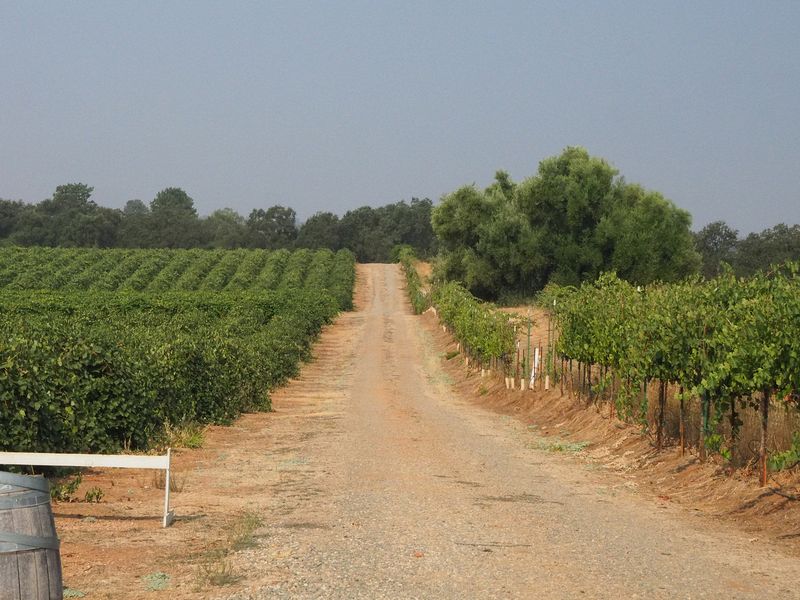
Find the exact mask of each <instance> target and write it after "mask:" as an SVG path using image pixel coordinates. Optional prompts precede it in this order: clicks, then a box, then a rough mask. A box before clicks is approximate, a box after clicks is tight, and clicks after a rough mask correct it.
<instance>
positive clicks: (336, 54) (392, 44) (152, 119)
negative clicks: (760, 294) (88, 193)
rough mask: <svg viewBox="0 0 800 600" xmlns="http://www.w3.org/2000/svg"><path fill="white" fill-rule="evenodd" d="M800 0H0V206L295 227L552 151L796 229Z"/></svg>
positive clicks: (519, 172)
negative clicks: (123, 210) (282, 215)
mask: <svg viewBox="0 0 800 600" xmlns="http://www.w3.org/2000/svg"><path fill="white" fill-rule="evenodd" d="M799 32H800V2H798V1H786V2H769V1H767V2H763V1H761V2H756V1H752V2H731V1H720V2H702V1H700V2H698V1H696V0H695V1H691V2H673V1H666V0H665V1H662V2H657V3H656V2H643V1H641V0H638V1H634V2H609V1H602V2H588V1H587V2H565V1H561V0H560V1H558V2H555V1H553V2H547V3H535V2H500V1H498V2H485V1H484V2H442V1H437V0H429V1H427V2H409V1H407V0H404V1H402V2H399V1H398V2H377V1H370V2H344V1H341V2H298V1H289V2H266V1H262V2H214V3H211V2H198V1H192V2H163V1H159V2H145V1H142V0H137V1H135V2H119V1H114V2H106V1H102V2H74V1H70V2H31V1H28V0H24V1H19V2H11V1H8V0H0V197H3V198H10V199H23V200H26V201H29V202H38V201H39V200H42V199H44V198H47V197H49V196H50V195H51V194H52V192H53V190H54V189H55V187H56V186H57V185H59V184H62V183H67V182H78V181H80V182H83V183H87V184H89V185H93V186H94V188H95V194H94V199H95V200H96V201H97V202H98V203H100V204H103V205H106V206H116V207H121V206H122V205H123V204H124V203H125V201H127V200H129V199H132V198H140V199H143V200H145V201H149V200H151V199H152V198H153V196H154V195H155V194H156V192H158V191H159V190H161V189H163V188H165V187H168V186H178V187H182V188H183V189H185V190H186V191H187V192H188V193H189V194H190V195H191V196H192V197H193V198H194V199H195V203H196V205H197V207H198V209H199V210H200V212H201V213H203V214H207V213H209V212H211V211H212V210H214V209H216V208H221V207H225V206H227V207H231V208H234V209H236V210H238V211H239V212H241V213H243V214H245V215H246V214H247V213H248V212H249V211H250V210H251V209H253V208H256V207H268V206H271V205H273V204H284V205H289V206H292V207H294V208H295V210H297V212H298V215H299V216H300V217H301V218H305V217H308V216H309V215H311V214H312V213H314V212H316V211H318V210H331V211H334V212H337V213H340V214H341V213H343V212H345V211H346V210H348V209H351V208H354V207H357V206H362V205H364V204H371V205H375V206H377V205H381V204H386V203H389V202H395V201H398V200H401V199H406V200H408V199H410V198H411V197H412V196H416V197H425V196H427V197H430V198H432V199H434V200H438V198H439V197H440V196H441V195H442V194H443V193H446V192H449V191H452V190H453V189H455V188H457V187H458V186H460V185H462V184H465V183H472V182H475V183H477V184H478V185H480V186H485V185H487V184H488V183H489V182H490V181H491V179H492V177H493V175H494V172H495V170H496V169H499V168H503V169H506V170H507V171H509V172H510V173H511V175H512V177H513V178H514V179H516V180H520V179H523V178H525V177H528V176H530V175H532V174H533V173H534V172H535V171H536V168H537V165H538V163H539V161H540V160H542V159H543V158H546V157H548V156H552V155H554V154H557V153H559V152H560V151H561V150H562V149H563V148H564V147H566V146H568V145H581V146H585V147H586V148H587V149H588V150H589V152H590V153H592V154H594V155H599V156H602V157H604V158H606V159H607V160H609V162H611V163H612V164H613V165H615V166H616V167H617V168H618V169H619V170H620V171H621V173H622V174H623V175H624V176H625V178H626V179H627V180H628V181H630V182H637V183H641V184H642V185H644V186H645V187H647V188H650V189H655V190H658V191H660V192H662V193H663V194H664V195H666V196H667V197H668V198H670V199H672V200H673V201H674V202H675V203H676V204H677V205H678V206H681V207H683V208H686V209H688V210H689V211H690V212H691V213H692V214H693V216H694V224H695V228H699V227H701V226H703V225H704V224H706V223H708V222H709V221H712V220H716V219H724V220H726V221H728V222H729V223H730V224H731V225H733V226H734V227H736V228H739V229H740V230H742V232H749V231H752V230H760V229H763V228H764V227H768V226H772V225H774V224H776V223H778V222H787V223H799V222H800V191H799V190H800V34H799Z"/></svg>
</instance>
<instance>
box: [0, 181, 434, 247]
mask: <svg viewBox="0 0 800 600" xmlns="http://www.w3.org/2000/svg"><path fill="white" fill-rule="evenodd" d="M93 191H94V190H93V188H92V187H90V186H88V185H86V184H83V183H68V184H65V185H60V186H58V187H57V188H56V190H55V192H54V193H53V195H52V197H51V198H48V199H46V200H42V201H41V202H39V203H36V204H28V203H25V202H22V201H12V200H3V199H0V245H18V246H58V247H87V246H88V247H99V248H265V249H278V248H312V249H316V248H330V249H331V250H340V249H343V248H348V249H350V250H352V251H353V252H354V253H355V255H356V257H357V259H358V260H359V261H360V262H388V261H389V260H391V259H392V253H393V250H394V249H395V248H396V247H397V246H401V245H408V246H412V247H414V248H415V249H416V251H417V252H418V253H419V254H420V255H421V256H431V255H432V254H433V253H434V252H435V248H436V240H435V237H434V235H433V230H432V228H431V210H432V208H433V203H432V202H431V201H430V200H429V199H427V198H425V199H417V198H413V199H412V200H411V201H410V202H405V201H401V202H396V203H393V204H387V205H385V206H381V207H378V208H373V207H370V206H363V207H361V208H357V209H355V210H351V211H348V212H346V213H345V214H344V215H343V216H342V217H339V216H338V215H336V214H334V213H331V212H318V213H316V214H314V215H313V216H311V217H309V218H308V219H307V220H306V221H305V222H303V223H300V224H298V221H297V215H296V213H295V211H294V209H292V208H289V207H285V206H280V205H275V206H271V207H269V208H265V209H262V208H259V209H254V210H252V211H251V212H250V214H249V215H248V216H247V217H246V218H245V217H244V216H242V215H240V214H239V213H237V212H236V211H235V210H232V209H230V208H223V209H220V210H216V211H214V212H212V213H211V214H210V215H208V216H205V217H202V216H200V215H199V214H198V212H197V209H196V208H195V204H194V200H193V199H192V198H191V197H190V196H189V195H188V194H187V193H186V192H185V191H184V190H182V189H181V188H177V187H169V188H166V189H164V190H161V191H160V192H158V194H156V196H155V198H153V200H152V201H151V202H149V203H145V202H143V201H142V200H129V201H128V202H127V203H126V204H125V206H124V208H122V209H113V208H108V207H104V206H99V205H98V204H96V203H95V202H94V201H93V200H92V199H91V196H92V192H93Z"/></svg>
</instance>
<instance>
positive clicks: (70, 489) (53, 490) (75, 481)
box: [50, 473, 83, 502]
mask: <svg viewBox="0 0 800 600" xmlns="http://www.w3.org/2000/svg"><path fill="white" fill-rule="evenodd" d="M82 480H83V475H81V474H80V473H77V474H76V475H75V476H74V477H72V478H71V479H67V480H66V481H59V482H58V483H51V484H50V498H51V499H53V500H55V501H56V502H74V501H75V497H74V496H73V494H74V493H75V492H76V491H78V486H80V484H81V481H82Z"/></svg>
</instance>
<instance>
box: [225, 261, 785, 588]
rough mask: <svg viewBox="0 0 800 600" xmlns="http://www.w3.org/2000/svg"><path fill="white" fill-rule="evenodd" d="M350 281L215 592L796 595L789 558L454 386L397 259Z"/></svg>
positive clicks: (293, 400) (296, 389) (291, 402)
mask: <svg viewBox="0 0 800 600" xmlns="http://www.w3.org/2000/svg"><path fill="white" fill-rule="evenodd" d="M359 278H360V283H359V298H358V301H359V305H360V306H359V310H358V311H357V312H354V313H350V314H347V315H344V316H343V317H342V319H341V320H340V322H339V324H338V325H337V326H336V327H335V328H333V329H332V330H331V331H329V332H328V333H326V334H325V336H323V339H322V340H321V343H320V345H319V346H318V348H317V360H316V361H315V362H314V363H312V364H310V365H308V366H307V368H306V370H305V373H304V375H303V377H301V378H300V379H299V380H298V381H295V382H293V383H292V384H291V385H290V386H289V387H287V388H286V389H284V390H282V391H281V392H279V393H278V394H277V396H276V398H275V402H274V403H275V408H276V410H277V411H278V413H277V415H276V419H275V420H274V423H273V425H272V431H273V435H274V439H275V443H276V448H275V449H276V450H277V451H278V452H279V453H280V454H279V455H278V456H274V455H271V454H270V449H269V448H264V449H261V450H264V451H265V452H266V454H267V455H268V458H267V460H268V461H270V462H272V463H274V464H275V467H274V469H275V474H276V475H275V477H274V481H273V484H272V485H270V486H269V488H268V489H265V490H264V493H265V495H266V498H265V506H264V512H263V516H264V518H265V519H266V520H267V523H268V524H267V527H266V532H265V535H264V536H263V537H262V538H261V539H260V545H259V546H258V547H257V548H253V549H251V550H247V551H244V552H240V553H237V554H236V555H235V563H236V564H235V568H236V569H237V570H238V571H240V572H245V573H248V574H249V580H250V583H249V588H250V589H249V590H247V591H239V592H237V593H236V594H234V595H230V594H228V597H230V598H237V599H244V598H506V597H508V598H575V597H587V598H719V597H726V598H764V597H772V598H792V597H800V587H798V585H797V582H798V581H800V577H799V576H800V561H798V560H797V559H795V558H792V557H790V556H787V555H785V554H783V553H782V552H781V551H779V550H777V549H770V548H764V547H763V546H762V545H761V544H759V542H758V540H754V539H752V538H747V537H746V536H745V535H743V534H741V533H737V532H735V531H733V530H723V531H720V530H719V526H716V527H715V528H714V529H713V530H712V528H711V526H709V525H708V524H707V523H705V522H704V521H703V520H701V519H697V518H694V519H693V517H692V516H691V515H690V514H687V513H686V512H685V511H682V510H681V509H678V508H674V507H669V506H656V505H654V503H653V502H652V501H648V500H647V499H645V498H642V497H640V496H637V495H636V494H634V493H632V492H630V491H629V490H627V489H626V488H625V486H624V485H622V483H621V482H619V481H616V480H614V479H613V478H610V476H609V475H608V474H602V473H598V472H594V471H592V470H589V469H586V468H583V467H582V466H581V464H580V463H579V462H577V461H574V460H570V459H568V458H564V457H563V456H558V455H554V454H553V453H551V452H547V451H546V450H543V449H541V447H540V445H538V444H537V438H536V435H535V434H534V433H533V432H532V431H531V430H530V429H528V428H526V427H525V426H524V425H522V424H521V423H520V422H519V421H517V420H515V419H511V418H508V417H503V416H501V415H498V414H495V413H492V412H489V411H485V410H482V409H480V408H477V407H475V406H474V405H472V404H469V403H467V402H465V401H464V400H460V399H459V398H456V397H454V396H453V394H452V393H451V391H450V385H449V381H448V379H447V376H446V375H444V373H443V372H442V370H441V368H440V360H441V358H440V354H441V353H440V351H439V350H437V349H436V348H435V347H434V346H433V343H432V338H431V333H430V331H429V330H426V329H425V328H423V327H421V326H420V324H419V318H418V317H414V316H412V315H411V314H410V311H409V310H408V307H407V304H406V302H405V299H404V296H403V290H402V284H401V279H400V276H399V273H398V271H397V270H396V267H395V266H389V265H366V266H362V267H360V273H359ZM270 468H271V467H270ZM222 597H225V595H224V594H223V595H222Z"/></svg>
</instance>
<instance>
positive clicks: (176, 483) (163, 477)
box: [150, 469, 186, 493]
mask: <svg viewBox="0 0 800 600" xmlns="http://www.w3.org/2000/svg"><path fill="white" fill-rule="evenodd" d="M150 483H151V484H152V486H153V487H154V488H156V489H157V490H163V489H164V486H165V485H166V484H167V472H166V471H162V470H161V469H159V470H158V471H153V478H152V480H151V482H150ZM185 485H186V475H185V474H184V475H183V476H180V475H178V474H177V473H175V472H174V471H172V472H170V474H169V491H170V492H178V493H180V492H182V491H183V487H184V486H185Z"/></svg>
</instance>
